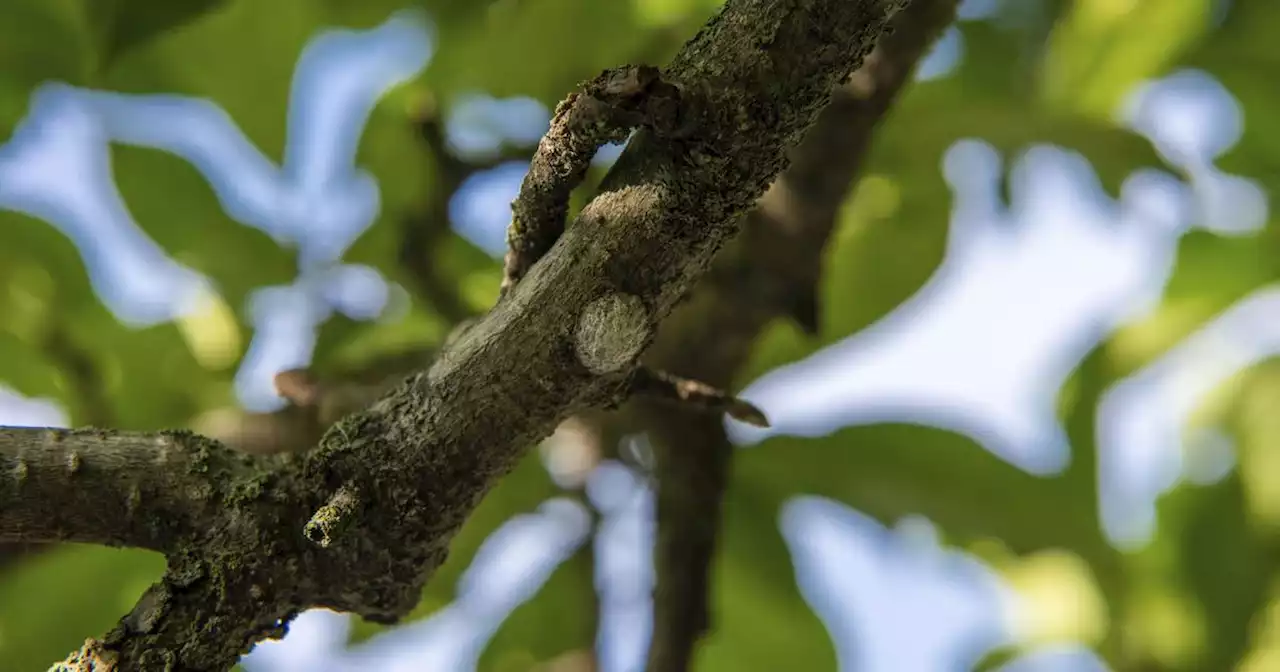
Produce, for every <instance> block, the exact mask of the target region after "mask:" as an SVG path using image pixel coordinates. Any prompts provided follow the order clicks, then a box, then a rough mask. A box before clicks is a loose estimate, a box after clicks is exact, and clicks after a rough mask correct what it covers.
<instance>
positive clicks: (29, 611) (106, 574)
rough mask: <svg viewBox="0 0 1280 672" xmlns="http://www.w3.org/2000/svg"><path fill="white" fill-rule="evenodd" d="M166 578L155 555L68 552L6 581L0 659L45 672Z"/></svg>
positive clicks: (69, 548) (24, 565) (1, 578)
mask: <svg viewBox="0 0 1280 672" xmlns="http://www.w3.org/2000/svg"><path fill="white" fill-rule="evenodd" d="M163 573H164V559H163V558H161V557H160V555H158V554H156V553H151V552H148V551H139V550H133V549H128V550H121V549H115V548H105V547H101V546H80V545H66V546H61V547H57V548H53V549H49V550H46V551H41V552H38V553H36V554H34V555H32V556H29V557H27V558H25V559H23V560H21V561H19V562H18V563H17V564H16V565H14V566H11V567H9V568H7V569H6V570H5V571H4V572H3V573H2V574H0V660H3V661H4V667H5V669H10V670H43V669H47V668H48V667H49V666H50V665H51V664H53V663H54V662H55V661H59V660H62V659H63V658H65V657H66V656H67V654H68V653H71V652H72V651H74V650H75V649H77V648H79V647H80V645H81V644H83V643H84V640H85V639H86V638H88V637H100V636H102V635H103V634H104V633H106V632H107V631H108V630H110V629H111V628H112V627H113V626H114V625H115V623H116V621H118V620H119V619H120V617H122V616H124V615H125V614H126V613H128V612H129V610H130V609H132V608H133V604H134V602H136V601H137V599H138V598H139V597H140V596H141V595H142V593H143V591H145V590H146V589H147V587H148V586H150V585H151V584H152V583H154V582H155V581H157V580H159V579H160V575H161V574H163Z"/></svg>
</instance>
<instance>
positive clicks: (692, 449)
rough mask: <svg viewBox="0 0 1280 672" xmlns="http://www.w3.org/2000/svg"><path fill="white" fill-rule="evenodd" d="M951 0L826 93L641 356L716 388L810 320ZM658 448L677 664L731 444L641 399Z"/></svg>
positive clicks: (918, 2) (700, 602)
mask: <svg viewBox="0 0 1280 672" xmlns="http://www.w3.org/2000/svg"><path fill="white" fill-rule="evenodd" d="M955 8H956V0H914V2H913V3H912V4H911V5H909V6H908V7H907V8H906V9H905V10H903V11H902V12H901V13H899V14H898V15H897V17H895V19H894V21H893V22H892V24H891V25H892V26H893V32H892V33H886V35H885V37H884V38H883V39H882V40H881V42H880V44H879V45H878V47H877V49H876V50H875V51H874V52H872V54H871V55H870V56H869V57H868V58H867V61H866V63H865V64H864V65H863V66H862V68H860V69H859V70H858V71H857V72H856V73H855V74H854V76H853V77H852V78H851V80H850V82H849V83H848V84H846V85H845V86H843V87H841V89H840V90H839V91H838V92H837V95H836V96H835V98H834V100H833V101H832V102H831V104H830V105H829V106H828V107H827V108H826V109H825V110H824V111H823V112H822V114H821V115H820V116H819V117H818V121H817V123H815V124H814V126H813V127H812V128H811V129H810V131H809V133H808V135H807V137H806V138H805V140H804V142H802V143H801V144H800V145H799V146H798V147H797V148H796V149H795V151H794V152H793V153H792V159H793V162H792V164H791V166H790V168H789V169H788V170H787V172H785V173H783V175H782V177H781V178H780V179H779V180H778V181H777V182H776V183H775V184H774V185H773V187H772V188H771V189H770V190H769V191H768V192H767V193H766V194H765V195H764V197H763V198H762V199H761V200H760V203H759V206H758V207H757V209H756V210H754V211H753V212H752V213H751V214H750V215H749V216H748V217H747V221H746V223H745V225H744V235H743V236H742V238H741V239H740V240H739V241H738V245H736V246H735V247H734V248H732V249H731V250H729V251H727V253H726V254H725V255H722V256H721V257H720V258H719V259H718V260H717V263H716V265H715V266H714V267H713V269H712V271H711V272H710V273H709V274H708V276H707V277H706V278H705V279H704V281H703V282H702V283H701V284H700V285H699V287H698V289H697V290H696V291H695V292H694V293H693V296H692V297H691V300H690V301H689V302H688V303H687V304H686V305H684V306H682V307H681V309H680V310H678V311H677V312H676V314H674V315H673V316H672V317H671V319H670V320H668V321H667V322H666V323H665V324H664V325H663V330H662V333H661V335H660V337H659V338H658V341H657V343H656V344H655V346H654V348H653V349H652V350H651V351H650V353H649V357H648V358H647V360H648V361H649V362H650V363H652V364H653V365H654V366H659V367H662V368H665V369H670V370H674V371H679V372H681V373H683V374H688V375H692V376H695V377H697V378H698V379H699V380H701V381H705V382H706V383H709V384H710V385H714V386H717V387H722V388H727V387H729V386H730V385H732V384H733V382H734V380H733V379H734V376H735V374H737V372H738V370H739V369H740V368H741V367H742V365H743V364H744V363H745V362H746V360H747V358H748V356H749V355H750V350H751V346H752V344H753V343H754V342H755V339H756V336H757V335H758V334H759V333H760V331H761V330H762V329H763V328H764V326H765V325H766V324H768V323H769V322H770V321H772V320H773V319H776V318H778V317H784V316H789V317H791V318H792V319H795V320H796V321H797V322H798V323H799V324H800V325H801V326H802V327H803V328H804V329H805V330H806V331H808V332H810V333H814V332H816V331H817V328H818V319H819V316H818V314H817V310H816V307H817V305H818V301H817V299H816V297H815V292H816V288H817V286H818V280H819V273H820V269H821V267H822V251H823V249H824V247H825V246H826V242H827V239H828V238H829V237H830V234H831V231H832V229H833V227H834V226H835V223H836V217H837V215H838V213H839V210H840V206H841V204H842V203H843V202H844V199H845V197H846V195H847V193H848V191H849V189H850V187H851V186H852V184H853V181H854V177H855V175H856V174H857V173H858V171H859V170H860V168H861V166H862V164H863V161H864V159H865V157H866V155H867V151H868V148H869V146H870V143H871V139H872V137H873V132H874V130H875V128H876V125H877V123H878V122H879V121H880V119H881V118H883V116H884V114H885V112H886V111H887V110H888V109H889V106H890V105H891V104H892V103H893V101H894V100H895V99H896V97H897V95H898V93H899V91H900V90H901V89H902V88H903V86H904V85H905V84H906V83H907V81H908V80H909V77H910V75H911V73H912V72H913V71H914V69H915V65H916V63H917V62H918V61H919V60H920V58H921V57H922V56H923V55H924V54H925V53H926V51H927V49H928V48H929V46H930V45H931V44H932V43H933V41H934V40H935V39H936V38H937V37H938V35H940V34H941V32H942V30H943V29H944V28H945V27H946V26H947V25H949V24H950V23H951V22H952V20H953V19H954V17H955ZM643 415H644V418H645V420H647V422H646V424H647V426H648V427H650V428H651V430H652V431H653V434H654V438H655V439H656V441H655V444H656V449H657V451H656V453H657V458H658V468H657V473H658V499H657V517H658V540H657V547H656V558H655V565H656V570H657V580H658V585H657V590H656V591H655V594H654V632H653V639H652V641H651V644H650V649H649V666H648V668H647V669H649V670H651V671H657V672H666V671H668V670H686V669H688V668H689V666H690V661H691V660H692V656H693V653H694V647H695V646H696V644H697V641H698V640H699V639H700V638H701V637H702V636H703V635H704V634H705V633H706V632H707V631H708V629H709V628H710V620H711V617H710V613H709V612H710V607H709V598H710V595H709V590H710V573H711V562H712V558H713V556H714V553H715V547H716V538H717V533H718V528H719V522H720V507H721V499H722V498H723V495H724V491H725V489H726V488H727V485H728V479H729V472H730V466H731V460H732V457H733V447H732V445H731V444H730V443H729V440H728V438H727V437H726V435H725V432H724V426H723V423H722V421H721V419H720V418H718V417H715V416H709V415H707V414H705V413H699V412H697V410H696V409H689V408H685V409H676V410H672V409H669V408H646V409H645V410H644V413H643Z"/></svg>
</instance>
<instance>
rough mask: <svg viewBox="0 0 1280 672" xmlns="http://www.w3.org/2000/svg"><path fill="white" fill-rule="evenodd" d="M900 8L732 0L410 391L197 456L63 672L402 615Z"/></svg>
mask: <svg viewBox="0 0 1280 672" xmlns="http://www.w3.org/2000/svg"><path fill="white" fill-rule="evenodd" d="M899 5H900V2H898V0H808V1H806V2H794V1H782V0H729V1H728V2H727V3H726V4H725V7H724V9H723V10H722V11H721V13H720V14H719V15H717V16H716V17H715V18H713V19H712V20H711V21H710V22H709V23H708V25H707V26H706V27H705V28H704V29H703V30H702V31H701V32H700V33H699V34H698V35H697V36H696V37H695V38H694V39H693V40H691V41H690V42H689V43H688V44H687V45H686V46H685V47H684V48H683V49H682V50H681V52H680V53H679V54H678V55H677V56H676V58H675V59H674V60H673V62H672V63H671V64H670V66H669V67H668V68H667V69H666V70H665V71H664V72H663V73H662V80H663V81H665V82H670V83H672V84H673V85H675V86H677V87H679V88H680V90H681V100H682V101H683V100H697V101H698V105H697V106H696V108H695V109H696V120H695V122H696V123H693V124H691V126H690V128H689V131H688V132H687V133H683V134H679V135H680V137H675V136H659V134H655V133H651V132H648V131H646V130H641V131H640V132H639V133H638V134H637V135H636V136H635V137H634V138H633V139H632V142H631V144H630V146H629V148H628V149H627V151H626V152H624V153H623V155H622V157H621V158H620V159H619V160H618V162H617V163H616V164H615V166H614V168H613V170H612V171H610V174H609V175H608V176H607V177H606V179H605V180H604V182H603V184H602V188H601V194H600V195H599V196H597V197H596V198H595V199H594V200H593V201H592V202H591V203H589V204H588V205H587V206H586V208H585V209H584V210H583V212H582V213H581V215H580V216H579V217H578V218H577V220H576V221H575V222H574V224H573V226H571V227H569V228H568V230H567V231H566V232H565V234H564V235H563V236H561V237H560V239H559V241H558V242H557V243H556V244H555V246H554V247H553V249H551V251H550V252H548V253H547V254H546V256H545V257H543V258H542V259H541V260H540V261H537V263H535V264H533V266H532V268H531V269H530V271H529V273H528V274H527V275H525V276H524V278H523V280H521V281H520V283H519V284H518V285H517V286H516V287H515V288H514V289H513V290H511V291H509V293H508V294H507V295H506V296H505V298H504V300H502V301H501V302H500V303H499V304H498V305H497V306H496V307H495V308H494V309H493V310H492V311H491V312H490V313H488V314H487V315H486V316H484V317H483V318H481V319H480V320H479V321H477V322H476V323H475V324H474V325H473V326H471V327H470V328H469V329H467V331H466V333H465V334H463V335H462V336H461V337H460V338H459V339H458V340H457V341H456V342H455V343H453V344H452V345H451V346H450V347H448V348H446V349H445V351H444V352H443V353H442V354H441V356H440V358H439V359H438V360H436V362H435V364H434V365H433V366H432V367H431V369H430V371H429V372H426V373H422V374H418V375H415V376H412V377H410V378H409V379H408V380H406V381H405V382H404V383H403V384H402V385H400V386H399V387H397V388H396V389H395V390H394V391H393V392H391V393H390V394H388V395H387V396H385V397H384V398H382V399H381V400H379V401H378V402H377V403H375V404H373V405H372V406H371V407H370V408H368V409H367V410H364V411H361V412H358V413H356V414H354V415H352V416H349V417H347V418H344V419H343V420H341V421H339V422H338V423H336V424H335V425H334V426H333V427H332V428H331V429H330V430H329V431H328V432H327V433H326V434H325V436H324V438H323V439H322V440H321V442H320V445H319V447H318V448H317V449H316V450H314V451H311V452H309V453H307V454H306V455H305V456H302V457H301V458H297V459H292V460H281V461H268V460H265V459H262V458H251V457H247V456H244V455H239V454H236V453H233V452H231V451H229V450H227V449H221V448H218V447H216V446H214V447H209V448H208V449H201V451H200V452H199V453H198V454H199V455H201V456H202V457H201V459H200V461H199V465H200V467H201V469H202V470H203V471H201V472H200V473H208V474H216V475H217V478H216V479H212V478H211V480H216V482H217V483H218V486H216V487H215V488H214V490H213V492H212V493H211V494H210V495H209V497H208V500H207V501H208V502H209V506H208V508H207V515H202V516H200V517H198V518H196V519H193V520H190V521H188V520H185V519H182V518H179V519H178V521H177V524H176V525H175V527H176V528H177V529H178V531H179V532H180V534H179V535H178V536H177V537H176V539H177V540H178V543H176V544H175V545H174V546H173V549H172V550H170V551H169V552H168V553H167V556H168V562H169V566H168V570H167V572H166V574H165V576H164V578H163V579H162V580H161V582H160V583H157V584H156V585H154V586H153V587H152V588H151V589H150V590H148V592H147V593H146V594H145V595H144V596H143V597H142V599H141V600H140V601H139V603H138V605H137V606H135V608H134V609H133V611H132V612H131V613H130V614H129V615H127V616H126V617H125V618H124V619H123V620H122V621H121V622H120V624H119V625H118V626H117V627H116V628H115V629H113V630H112V631H111V632H110V633H108V634H107V635H106V636H105V637H104V638H103V639H102V640H100V641H94V642H89V643H87V644H86V647H85V649H84V650H83V652H84V653H85V654H86V656H82V657H81V658H83V657H88V656H89V655H92V656H94V657H96V658H97V659H98V660H105V659H113V662H111V663H110V664H109V665H114V666H115V668H116V669H124V670H162V669H183V670H224V669H227V668H228V667H230V666H231V665H232V664H233V663H234V662H235V661H236V659H237V658H238V657H239V655H240V654H241V653H242V652H243V651H244V650H245V649H246V648H247V647H248V646H250V645H251V644H252V643H253V642H256V641H258V640H259V639H262V638H263V637H269V636H278V635H279V634H281V631H282V628H283V625H284V624H285V623H287V622H288V620H289V619H291V618H292V617H293V616H294V615H295V614H296V613H298V612H299V611H301V610H303V609H306V608H309V607H313V606H325V607H330V608H334V609H339V610H344V611H351V612H355V613H358V614H360V615H362V616H364V617H365V618H367V619H370V620H373V621H375V622H393V621H395V620H396V619H398V618H401V617H402V616H404V615H405V614H407V613H408V612H409V611H410V610H411V609H412V608H413V606H414V605H415V604H416V603H417V602H418V600H419V597H420V595H421V589H422V586H423V584H424V583H425V582H426V580H427V579H428V578H429V577H430V576H431V574H432V572H434V570H435V569H436V568H437V567H439V565H440V564H441V563H442V562H443V560H444V558H445V555H446V553H447V549H448V545H449V542H450V540H451V539H452V538H453V536H454V534H456V532H457V531H458V529H459V528H460V527H461V526H462V523H463V522H464V521H465V520H466V518H467V517H468V515H469V514H470V513H471V511H472V510H473V509H474V508H475V506H476V505H477V504H478V503H479V501H480V499H481V498H482V497H483V496H484V494H485V492H486V491H487V490H488V489H489V488H490V487H491V486H492V485H493V484H494V483H495V481H496V480H497V479H499V478H501V477H502V476H503V475H504V474H506V473H508V472H509V471H510V470H511V469H512V468H513V466H514V465H515V464H516V463H517V462H518V460H519V459H520V458H521V456H522V455H523V453H524V451H525V450H526V449H527V447H528V446H531V445H533V444H534V443H535V442H536V441H537V440H538V439H540V438H542V437H544V436H547V435H548V434H549V433H550V432H551V431H552V429H554V427H555V426H556V423H557V422H558V421H559V420H561V419H563V418H565V417H567V416H568V415H569V414H571V413H574V412H577V411H580V410H583V409H586V408H591V407H598V406H601V405H603V404H607V403H611V402H614V401H616V400H617V398H618V396H619V394H620V389H621V388H622V387H623V386H624V385H625V383H626V381H627V378H628V376H629V374H630V372H631V371H632V370H633V367H634V360H635V358H636V357H638V355H639V354H640V352H641V351H642V350H643V348H644V347H645V346H647V345H648V344H649V342H650V341H651V340H652V338H653V331H654V329H655V328H656V324H657V322H658V321H659V320H660V319H662V318H663V317H664V316H666V315H667V313H669V312H670V311H671V309H672V308H673V307H674V305H675V304H676V302H677V301H678V300H679V299H680V298H681V297H682V296H684V295H685V293H686V292H687V291H688V289H689V287H690V286H691V284H692V282H693V281H694V279H695V278H697V277H698V276H699V275H701V274H702V272H703V271H704V270H705V269H706V268H707V267H708V266H709V265H710V262H711V258H712V255H713V254H714V253H715V252H716V251H717V250H718V249H719V248H720V247H721V246H722V245H723V244H724V243H725V242H726V241H727V240H729V238H730V237H731V236H732V235H733V234H734V233H735V232H736V230H737V228H738V224H739V222H740V217H741V215H742V214H743V213H744V212H746V211H747V210H748V209H749V208H750V207H751V206H752V205H753V204H754V203H755V201H756V200H757V199H758V198H759V196H760V195H761V193H762V192H763V190H764V189H765V187H766V186H767V185H768V184H769V183H770V182H771V181H772V180H773V179H774V177H775V176H776V175H777V174H778V173H779V172H780V171H781V170H782V169H783V168H784V167H785V164H786V158H785V153H786V151H787V149H788V148H789V147H790V146H791V145H792V144H793V143H794V142H795V141H796V140H797V139H798V138H799V137H800V136H801V135H802V133H803V132H804V131H805V130H806V129H807V128H808V127H809V125H810V124H812V123H813V120H814V117H815V116H816V115H817V113H818V112H819V110H821V109H822V108H823V106H825V105H826V103H827V102H828V101H829V100H830V96H831V91H832V89H834V88H835V86H836V85H837V84H838V83H839V82H841V81H842V80H844V79H845V78H846V77H847V76H848V74H849V73H850V72H852V71H853V69H855V68H856V67H858V66H859V65H860V64H861V62H862V59H863V56H864V55H865V54H866V53H867V52H868V51H870V49H871V47H872V46H873V45H874V43H875V41H876V39H877V38H878V36H879V35H880V33H881V31H882V30H883V28H884V25H885V23H886V21H887V20H888V18H889V17H890V16H891V15H892V13H893V12H894V11H896V9H897V8H898V7H899ZM682 111H683V110H682ZM615 367H616V368H615ZM344 489H346V490H348V491H350V492H355V493H358V500H359V504H358V506H353V507H344V508H349V512H347V513H344V514H343V517H344V525H342V526H341V533H340V534H337V535H336V536H330V537H328V545H327V546H321V545H319V544H316V543H314V542H312V541H311V540H309V539H308V538H307V537H306V536H304V534H303V528H304V526H305V525H306V523H307V522H308V521H310V520H312V518H313V516H314V515H315V513H316V512H317V511H318V510H319V509H321V508H322V507H324V506H326V505H327V504H329V503H330V502H331V500H332V498H333V497H334V495H335V494H337V493H339V492H341V491H342V490H344ZM53 501H56V500H51V502H53ZM146 501H147V500H146V499H145V498H144V500H143V504H144V507H145V505H146ZM73 660H74V658H73V659H70V660H68V665H71V664H72V663H73ZM70 669H87V668H86V667H85V666H84V665H83V664H80V665H79V666H78V667H71V668H70ZM97 669H98V672H101V667H99V668H97ZM107 669H111V667H110V666H108V667H107Z"/></svg>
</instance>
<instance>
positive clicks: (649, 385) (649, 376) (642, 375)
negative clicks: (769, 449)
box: [629, 366, 769, 427]
mask: <svg viewBox="0 0 1280 672" xmlns="http://www.w3.org/2000/svg"><path fill="white" fill-rule="evenodd" d="M629 392H630V393H631V394H632V395H644V396H647V397H652V398H655V399H659V400H663V401H672V402H676V403H679V404H683V405H685V406H688V407H691V408H696V409H700V410H704V411H707V412H711V413H726V414H728V415H729V417H731V418H733V419H734V420H738V421H740V422H745V423H747V424H749V425H753V426H755V427H768V426H769V419H768V418H766V417H765V415H764V412H763V411H761V410H760V409H759V408H756V407H755V406H754V405H752V404H751V403H750V402H747V401H744V400H742V399H739V398H738V397H735V396H733V395H731V394H729V393H728V392H725V391H724V390H720V389H717V388H714V387H712V386H710V385H708V384H706V383H703V382H700V381H697V380H690V379H688V378H681V377H680V376H677V375H674V374H671V373H667V372H666V371H658V370H655V369H651V368H648V367H645V366H641V367H639V368H637V369H636V372H635V375H634V376H632V378H631V384H630V386H629Z"/></svg>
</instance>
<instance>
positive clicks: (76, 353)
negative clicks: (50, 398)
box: [41, 317, 115, 427]
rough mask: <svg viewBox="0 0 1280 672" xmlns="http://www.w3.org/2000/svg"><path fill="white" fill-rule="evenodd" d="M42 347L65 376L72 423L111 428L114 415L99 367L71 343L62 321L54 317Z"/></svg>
mask: <svg viewBox="0 0 1280 672" xmlns="http://www.w3.org/2000/svg"><path fill="white" fill-rule="evenodd" d="M41 348H42V349H43V350H44V352H45V354H46V355H47V356H48V357H49V361H50V362H52V363H53V364H54V366H56V367H57V368H58V370H59V371H60V372H61V373H62V374H63V375H64V376H65V377H66V380H67V383H68V385H67V387H68V388H69V389H68V397H69V398H70V400H71V408H70V409H68V410H70V411H71V412H70V413H69V415H70V416H71V421H72V424H74V425H81V426H84V425H87V426H90V427H111V426H112V425H113V420H114V416H115V413H114V411H113V410H112V408H111V400H110V399H109V398H108V397H107V392H106V383H105V382H104V381H103V380H102V374H101V372H100V371H99V368H98V365H97V363H96V362H94V361H93V357H92V356H91V355H90V354H89V353H88V352H87V351H86V350H85V349H84V348H82V347H80V346H79V345H78V344H77V343H75V342H74V341H73V340H72V338H71V334H70V333H69V332H68V331H67V328H66V325H65V324H64V323H63V322H62V321H61V320H60V319H59V318H57V317H54V318H51V320H50V324H49V326H48V327H47V329H46V330H45V334H44V339H43V341H42V342H41Z"/></svg>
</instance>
